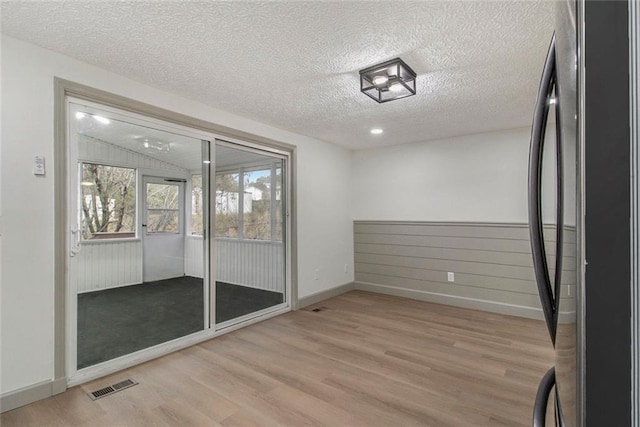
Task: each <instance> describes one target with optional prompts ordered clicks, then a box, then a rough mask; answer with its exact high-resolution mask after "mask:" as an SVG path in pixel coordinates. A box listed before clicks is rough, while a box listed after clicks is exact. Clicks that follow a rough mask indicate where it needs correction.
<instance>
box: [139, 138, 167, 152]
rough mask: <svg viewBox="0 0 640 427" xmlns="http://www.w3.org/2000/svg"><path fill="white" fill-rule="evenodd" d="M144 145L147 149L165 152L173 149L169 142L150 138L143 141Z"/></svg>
mask: <svg viewBox="0 0 640 427" xmlns="http://www.w3.org/2000/svg"><path fill="white" fill-rule="evenodd" d="M142 146H143V147H144V148H146V149H147V150H156V151H162V152H164V153H168V152H169V150H170V149H171V144H169V143H167V142H161V141H149V140H148V139H145V140H144V141H143V142H142Z"/></svg>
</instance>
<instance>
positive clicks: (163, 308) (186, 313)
mask: <svg viewBox="0 0 640 427" xmlns="http://www.w3.org/2000/svg"><path fill="white" fill-rule="evenodd" d="M282 302H283V295H282V294H280V293H277V292H270V291H264V290H261V289H253V288H248V287H246V286H236V285H230V284H228V283H222V282H217V283H216V322H217V323H220V322H224V321H226V320H230V319H234V318H236V317H239V316H242V315H245V314H249V313H252V312H254V311H258V310H262V309H264V308H267V307H271V306H274V305H277V304H280V303H282ZM203 329H204V297H203V289H202V279H198V278H195V277H189V276H185V277H178V278H174V279H167V280H160V281H157V282H149V283H144V284H140V285H133V286H125V287H122V288H115V289H107V290H104V291H96V292H89V293H84V294H79V295H78V363H77V366H78V369H82V368H86V367H87V366H92V365H95V364H97V363H101V362H104V361H107V360H111V359H114V358H116V357H119V356H123V355H125V354H129V353H133V352H135V351H138V350H142V349H145V348H148V347H152V346H154V345H157V344H161V343H163V342H167V341H171V340H173V339H176V338H180V337H183V336H186V335H189V334H192V333H194V332H197V331H201V330H203Z"/></svg>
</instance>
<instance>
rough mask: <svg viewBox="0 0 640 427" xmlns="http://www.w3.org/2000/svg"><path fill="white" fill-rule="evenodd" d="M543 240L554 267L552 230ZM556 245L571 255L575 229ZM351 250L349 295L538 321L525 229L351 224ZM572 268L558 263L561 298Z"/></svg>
mask: <svg viewBox="0 0 640 427" xmlns="http://www.w3.org/2000/svg"><path fill="white" fill-rule="evenodd" d="M545 239H550V240H548V241H545V246H546V248H547V251H548V255H549V256H548V259H549V261H550V265H554V264H555V228H554V227H550V226H547V227H545ZM564 241H565V244H564V250H563V251H564V254H575V241H576V240H575V228H571V227H565V237H564ZM354 248H355V255H354V257H355V260H354V261H355V287H356V289H362V290H370V291H374V292H382V293H388V294H392V295H398V296H405V297H409V298H415V299H421V300H426V301H431V302H436V303H442V304H451V305H457V306H462V307H467V308H474V309H479V310H486V311H492V312H497V313H503V314H510V315H516V316H523V317H530V318H539V319H542V311H541V307H540V301H539V298H538V290H537V287H536V283H535V277H534V272H533V262H532V258H531V245H530V242H529V230H528V227H527V224H500V223H497V224H494V223H465V222H458V223H439V222H401V221H355V222H354ZM575 262H576V261H575V256H565V258H564V260H563V276H564V279H563V283H567V286H563V288H562V289H561V298H571V299H572V298H573V296H574V295H575V283H576V281H575V280H576V273H575V269H576V265H575ZM448 272H452V273H454V281H453V282H449V281H448V279H447V273H448ZM551 274H553V271H551Z"/></svg>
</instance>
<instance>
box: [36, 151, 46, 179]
mask: <svg viewBox="0 0 640 427" xmlns="http://www.w3.org/2000/svg"><path fill="white" fill-rule="evenodd" d="M45 173H46V171H45V168H44V156H36V157H35V160H34V162H33V174H34V175H44V174H45Z"/></svg>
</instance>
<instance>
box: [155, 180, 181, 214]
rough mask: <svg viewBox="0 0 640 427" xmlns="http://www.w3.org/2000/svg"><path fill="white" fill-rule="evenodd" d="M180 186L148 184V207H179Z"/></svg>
mask: <svg viewBox="0 0 640 427" xmlns="http://www.w3.org/2000/svg"><path fill="white" fill-rule="evenodd" d="M179 195H180V187H178V186H177V185H175V184H153V183H148V184H147V208H149V209H175V210H177V209H178V207H179V200H178V196H179Z"/></svg>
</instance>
